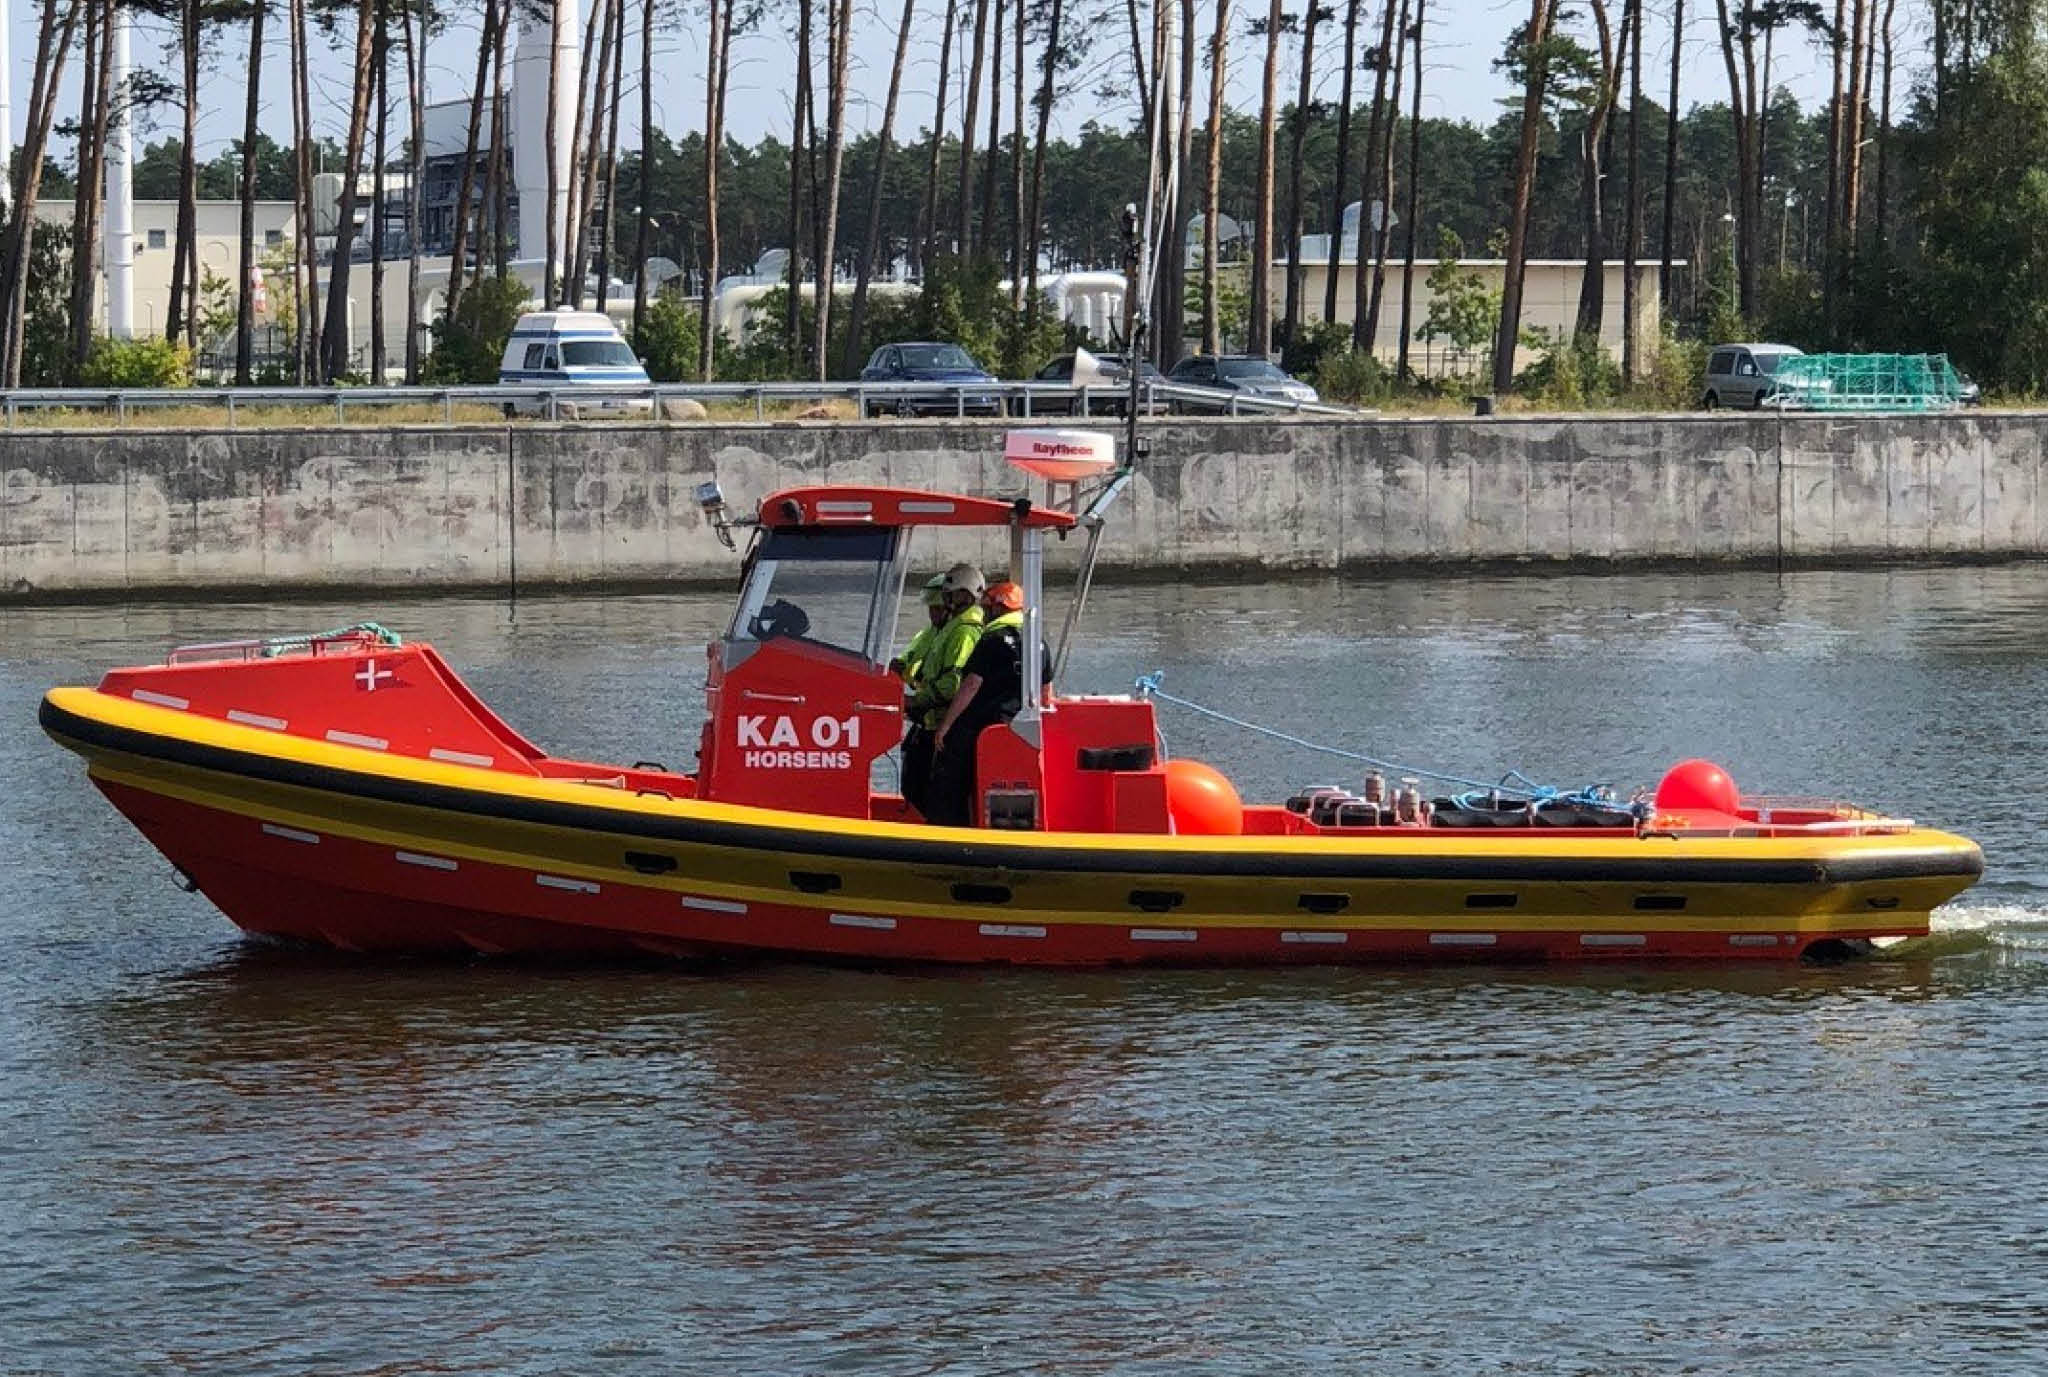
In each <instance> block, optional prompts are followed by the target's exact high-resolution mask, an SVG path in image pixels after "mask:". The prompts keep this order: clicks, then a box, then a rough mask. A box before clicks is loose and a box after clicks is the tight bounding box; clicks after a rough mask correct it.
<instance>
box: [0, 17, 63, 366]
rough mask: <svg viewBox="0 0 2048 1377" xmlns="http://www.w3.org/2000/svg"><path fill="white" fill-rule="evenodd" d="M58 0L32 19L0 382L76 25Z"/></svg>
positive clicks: (14, 362) (8, 360)
mask: <svg viewBox="0 0 2048 1377" xmlns="http://www.w3.org/2000/svg"><path fill="white" fill-rule="evenodd" d="M58 3H59V0H43V7H42V12H41V15H40V17H39V18H38V19H37V21H36V65H35V77H34V81H33V84H32V85H31V87H30V91H29V103H28V124H27V129H26V132H25V135H24V137H23V139H22V143H21V160H20V162H19V163H18V164H17V165H18V166H19V167H20V169H21V171H20V173H19V174H18V185H17V186H16V187H15V190H14V196H13V204H12V205H11V206H10V207H9V209H10V210H12V211H13V212H14V214H13V218H12V223H11V224H10V225H9V226H8V233H7V259H6V263H5V265H4V267H0V288H4V295H5V297H6V300H7V308H6V310H7V314H6V317H5V319H6V322H7V337H6V347H5V348H4V349H0V386H6V387H19V386H21V351H22V345H23V342H24V341H23V338H22V335H23V331H24V329H25V326H26V320H25V317H26V314H27V309H28V264H29V255H30V254H31V253H32V252H33V251H34V249H35V233H36V198H37V196H38V195H39V194H40V192H41V191H42V185H43V158H44V155H45V153H46V152H47V151H48V149H49V146H50V126H51V124H52V123H53V122H54V121H55V119H56V115H57V88H58V85H59V84H60V83H61V82H62V81H63V78H64V59H65V58H66V57H67V56H69V54H70V52H71V36H72V34H74V33H75V32H76V31H77V29H78V15H79V10H80V8H81V6H82V0H66V3H65V5H64V11H63V16H62V18H59V16H58V12H57V5H58Z"/></svg>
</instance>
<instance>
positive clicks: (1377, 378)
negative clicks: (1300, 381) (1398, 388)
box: [1315, 343, 1393, 403]
mask: <svg viewBox="0 0 2048 1377" xmlns="http://www.w3.org/2000/svg"><path fill="white" fill-rule="evenodd" d="M1315 379H1316V391H1318V392H1320V393H1322V396H1323V400H1324V401H1326V402H1330V401H1337V402H1352V403H1359V402H1378V401H1384V400H1386V398H1387V397H1388V395H1389V394H1390V393H1391V392H1392V391H1393V379H1392V376H1391V375H1390V374H1389V373H1388V372H1387V369H1386V366H1385V365H1384V364H1382V363H1381V362H1380V361H1379V360H1378V359H1377V358H1374V357H1373V355H1372V353H1371V351H1369V350H1364V349H1354V348H1352V347H1351V345H1350V344H1348V343H1347V344H1345V346H1344V347H1343V348H1341V349H1326V350H1324V351H1323V352H1322V355H1321V357H1320V358H1318V359H1317V360H1316V371H1315Z"/></svg>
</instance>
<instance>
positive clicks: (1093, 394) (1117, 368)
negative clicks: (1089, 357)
mask: <svg viewBox="0 0 2048 1377" xmlns="http://www.w3.org/2000/svg"><path fill="white" fill-rule="evenodd" d="M1095 362H1096V363H1097V364H1098V365H1100V367H1101V369H1102V371H1103V372H1104V373H1105V374H1107V375H1108V377H1109V380H1108V381H1106V382H1103V383H1100V384H1096V385H1093V386H1091V387H1089V389H1088V414H1089V415H1090V416H1121V415H1123V414H1124V412H1125V410H1126V409H1127V408H1128V407H1129V406H1130V401H1131V383H1130V374H1128V373H1126V372H1125V371H1124V356H1123V355H1122V354H1097V355H1096V356H1095ZM1138 369H1139V371H1138V377H1139V379H1140V382H1141V383H1146V382H1164V381H1165V380H1166V379H1165V376H1164V375H1163V374H1161V373H1160V371H1159V370H1158V369H1157V368H1154V367H1153V366H1152V365H1151V364H1149V363H1144V364H1140V365H1139V366H1138ZM1031 381H1033V382H1038V383H1068V384H1072V382H1073V381H1074V356H1073V355H1072V354H1062V355H1060V356H1059V357H1058V358H1056V359H1054V360H1053V361H1052V362H1051V363H1049V364H1047V365H1046V366H1045V367H1043V368H1041V369H1039V370H1038V371H1037V372H1036V373H1033V374H1032V375H1031ZM1010 409H1011V410H1012V411H1014V412H1015V413H1017V414H1018V415H1020V416H1021V415H1023V414H1024V399H1023V398H1021V397H1019V398H1016V399H1014V400H1013V401H1012V402H1011V403H1010ZM1164 410H1166V403H1165V402H1161V401H1153V400H1151V399H1149V398H1147V397H1145V396H1144V395H1143V393H1142V392H1141V393H1140V399H1139V402H1138V414H1139V415H1140V416H1155V415H1158V414H1159V413H1160V412H1162V411H1164ZM1031 414H1032V415H1033V416H1078V415H1080V414H1081V393H1080V391H1079V390H1078V389H1076V390H1074V391H1070V392H1034V393H1032V394H1031Z"/></svg>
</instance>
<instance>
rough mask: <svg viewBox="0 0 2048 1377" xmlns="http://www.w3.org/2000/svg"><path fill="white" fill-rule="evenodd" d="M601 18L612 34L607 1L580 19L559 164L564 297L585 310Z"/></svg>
mask: <svg viewBox="0 0 2048 1377" xmlns="http://www.w3.org/2000/svg"><path fill="white" fill-rule="evenodd" d="M600 23H602V25H603V32H604V40H605V41H609V40H610V38H611V32H612V28H611V10H610V8H609V0H595V3H594V4H592V5H591V7H590V17H589V18H588V19H586V20H585V21H584V22H583V47H582V50H581V51H580V52H579V53H578V54H577V63H576V113H575V115H574V116H573V117H572V118H571V119H570V121H569V165H568V166H567V167H566V168H564V169H562V197H563V207H562V211H563V213H562V300H563V301H564V302H566V303H568V305H569V306H570V307H571V308H572V309H574V310H578V311H580V310H582V309H583V279H584V276H585V269H586V266H587V264H588V263H589V259H588V257H587V256H586V254H585V244H584V235H585V230H586V228H587V226H588V223H589V218H590V195H591V191H592V189H593V187H594V186H595V183H594V181H593V180H592V173H593V169H592V167H591V163H592V162H593V161H594V158H593V156H592V155H591V154H590V152H589V148H588V144H589V142H590V140H589V139H588V138H587V137H586V135H587V134H594V133H595V132H596V125H597V111H598V110H599V109H600V108H601V107H600V106H599V105H598V101H600V100H602V99H603V97H604V92H603V90H602V89H600V90H599V91H598V92H597V93H596V94H595V95H594V96H593V94H592V92H591V89H590V74H591V70H592V69H593V67H594V68H595V69H596V71H597V73H598V85H599V87H600V88H602V87H603V85H604V68H605V63H606V62H607V60H608V59H609V58H610V56H611V55H610V54H609V53H606V52H603V51H601V49H600V40H599V38H598V31H599V25H600ZM586 118H588V119H589V121H590V129H589V130H586V129H585V128H584V120H585V119H586Z"/></svg>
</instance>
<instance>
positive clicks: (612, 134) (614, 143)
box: [597, 0, 709, 312]
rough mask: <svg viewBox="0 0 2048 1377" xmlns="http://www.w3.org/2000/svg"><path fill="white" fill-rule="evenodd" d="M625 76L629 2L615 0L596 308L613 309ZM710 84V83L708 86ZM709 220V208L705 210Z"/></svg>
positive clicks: (598, 229)
mask: <svg viewBox="0 0 2048 1377" xmlns="http://www.w3.org/2000/svg"><path fill="white" fill-rule="evenodd" d="M625 76H626V0H612V71H611V80H610V82H609V84H608V90H609V91H610V95H609V97H608V98H607V99H606V101H605V134H604V212H603V218H602V219H601V220H599V222H598V228H597V309H598V310H600V311H606V312H609V311H610V309H611V283H612V268H613V266H614V262H613V249H614V247H615V246H614V244H613V242H612V237H613V235H614V233H615V232H616V230H617V226H618V205H619V106H620V105H621V104H622V103H623V101H624V93H625ZM707 84H708V83H707ZM706 218H707V220H708V219H709V207H707V208H706Z"/></svg>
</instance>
